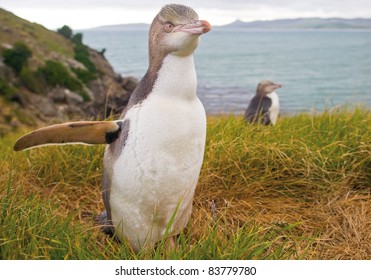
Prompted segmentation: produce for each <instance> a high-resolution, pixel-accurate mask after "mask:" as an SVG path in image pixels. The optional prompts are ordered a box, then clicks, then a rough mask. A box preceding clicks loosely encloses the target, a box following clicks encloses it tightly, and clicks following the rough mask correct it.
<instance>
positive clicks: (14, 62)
mask: <svg viewBox="0 0 371 280" xmlns="http://www.w3.org/2000/svg"><path fill="white" fill-rule="evenodd" d="M2 55H3V58H4V63H5V64H7V65H9V66H10V67H11V68H13V70H14V71H15V72H16V73H17V74H19V73H20V72H21V71H22V68H23V67H24V66H26V65H27V61H28V59H29V58H30V57H31V55H32V52H31V50H30V49H29V48H28V47H27V46H26V45H25V44H23V43H21V42H17V43H15V44H14V46H13V48H12V49H5V50H4V51H3V54H2Z"/></svg>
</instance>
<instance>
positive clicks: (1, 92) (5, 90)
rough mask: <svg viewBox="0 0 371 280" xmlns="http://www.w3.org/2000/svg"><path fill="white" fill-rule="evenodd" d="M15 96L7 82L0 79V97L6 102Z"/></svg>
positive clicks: (13, 90)
mask: <svg viewBox="0 0 371 280" xmlns="http://www.w3.org/2000/svg"><path fill="white" fill-rule="evenodd" d="M14 94H15V89H14V88H13V87H12V86H10V85H9V84H8V83H7V81H5V80H4V79H2V78H0V96H2V97H5V99H6V100H9V99H10V98H12V97H13V96H14Z"/></svg>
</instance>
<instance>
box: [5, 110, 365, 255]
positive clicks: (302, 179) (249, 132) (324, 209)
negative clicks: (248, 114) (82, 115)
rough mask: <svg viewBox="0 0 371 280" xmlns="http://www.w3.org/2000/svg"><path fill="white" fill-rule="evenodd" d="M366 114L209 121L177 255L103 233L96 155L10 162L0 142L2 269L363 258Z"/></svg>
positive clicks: (96, 151) (45, 154)
mask: <svg viewBox="0 0 371 280" xmlns="http://www.w3.org/2000/svg"><path fill="white" fill-rule="evenodd" d="M370 123H371V113H370V111H368V110H366V109H365V108H357V109H354V110H347V109H341V110H335V111H332V112H324V113H322V114H320V115H317V116H310V115H307V114H302V115H297V116H287V117H284V118H282V119H280V121H279V123H278V125H277V126H275V127H261V126H254V125H250V124H246V123H245V122H244V121H243V120H242V119H241V118H239V117H232V116H231V117H209V119H208V138H207V146H206V153H205V161H204V164H203V168H202V171H201V176H200V180H199V184H198V187H197V192H196V197H195V201H194V211H193V214H192V218H191V221H190V223H189V227H188V229H187V231H186V233H185V234H182V235H181V236H180V238H179V240H178V243H179V246H178V249H177V250H169V249H165V245H164V244H160V245H159V246H158V247H157V249H156V250H154V251H144V252H141V253H140V254H139V255H135V254H134V253H133V252H132V251H131V250H130V248H128V246H127V245H126V244H118V243H116V242H115V241H114V240H112V239H110V238H107V237H106V236H105V235H104V234H102V233H101V232H100V231H99V229H98V227H97V226H96V225H95V224H94V222H93V216H94V215H96V214H97V213H99V211H100V210H102V208H103V206H102V201H101V197H100V188H101V187H100V185H101V168H102V155H103V151H104V147H103V146H94V147H88V146H63V147H44V148H41V149H34V150H30V151H26V152H21V153H14V152H13V151H12V145H13V143H14V141H15V139H16V138H17V137H18V136H19V135H21V134H17V135H15V134H13V135H9V136H7V137H5V138H1V140H0V157H1V158H0V165H1V171H2V172H1V173H0V259H163V258H170V259H370V258H371V220H370V216H371V175H370V167H371V135H370Z"/></svg>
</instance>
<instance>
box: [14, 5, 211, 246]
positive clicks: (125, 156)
mask: <svg viewBox="0 0 371 280" xmlns="http://www.w3.org/2000/svg"><path fill="white" fill-rule="evenodd" d="M210 29H211V26H210V24H209V23H208V22H207V21H204V20H199V19H198V15H197V13H196V12H195V11H194V10H193V9H192V8H189V7H186V6H183V5H176V4H170V5H166V6H164V7H163V8H162V9H161V11H160V12H159V13H158V14H157V16H156V17H155V18H154V20H153V22H152V25H151V28H150V31H149V40H148V42H149V68H148V70H147V72H146V74H145V76H144V77H143V78H142V80H141V81H140V82H139V84H138V86H137V87H136V89H135V90H134V92H133V93H132V96H131V98H130V100H129V103H128V106H127V107H126V108H125V110H124V112H123V113H122V115H121V118H120V120H119V121H113V122H72V123H66V124H60V125H54V126H49V127H46V128H42V129H39V130H36V131H33V132H31V133H30V134H27V135H25V136H23V137H22V138H20V139H19V140H18V141H17V142H16V144H15V146H14V149H15V150H23V149H27V148H31V147H33V146H37V145H45V144H51V143H53V144H63V143H67V142H70V143H71V142H72V143H73V142H82V143H88V144H97V143H107V144H109V145H108V146H107V147H106V151H105V154H104V167H103V179H102V181H103V192H102V194H103V201H104V204H105V208H106V215H107V221H108V225H109V226H110V228H112V229H114V232H115V235H116V236H117V238H119V239H120V240H123V239H126V240H128V241H129V242H130V244H131V246H132V247H133V249H134V250H135V251H139V250H140V249H141V248H142V247H144V246H154V244H155V243H156V242H157V241H159V240H160V239H161V238H162V237H163V236H164V234H165V232H166V231H167V230H169V232H168V233H169V235H175V234H178V233H179V232H180V231H181V230H182V229H183V228H184V227H185V226H186V224H187V222H188V219H189V217H190V215H191V210H192V201H193V196H194V191H195V188H196V185H197V181H198V177H199V173H200V169H201V165H202V162H203V156H204V148H205V139H206V114H205V110H204V107H203V105H202V103H201V102H200V100H199V99H198V97H197V95H196V88H197V77H196V72H195V66H194V59H193V52H194V50H195V49H196V48H197V46H198V43H199V36H200V35H201V34H203V33H206V32H208V31H209V30H210ZM174 217H175V218H174ZM170 222H171V224H169V223H170ZM169 226H170V227H169Z"/></svg>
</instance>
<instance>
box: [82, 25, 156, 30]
mask: <svg viewBox="0 0 371 280" xmlns="http://www.w3.org/2000/svg"><path fill="white" fill-rule="evenodd" d="M149 27H150V25H149V24H147V23H131V24H117V25H104V26H98V27H94V28H90V29H89V30H100V31H120V30H122V31H147V30H149Z"/></svg>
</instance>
